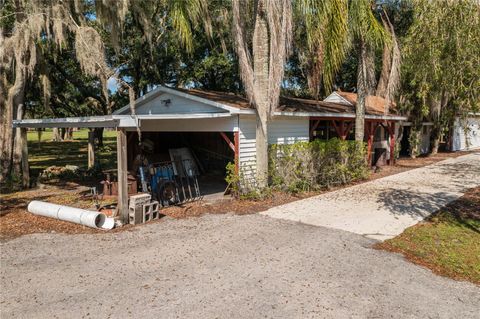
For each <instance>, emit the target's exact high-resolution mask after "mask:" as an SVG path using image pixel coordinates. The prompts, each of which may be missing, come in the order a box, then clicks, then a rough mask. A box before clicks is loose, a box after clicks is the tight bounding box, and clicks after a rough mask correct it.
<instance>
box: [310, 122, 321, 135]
mask: <svg viewBox="0 0 480 319" xmlns="http://www.w3.org/2000/svg"><path fill="white" fill-rule="evenodd" d="M319 124H320V120H316V121H315V122H314V123H313V125H312V128H311V129H310V139H311V138H313V132H315V130H316V129H317V127H318V125H319Z"/></svg>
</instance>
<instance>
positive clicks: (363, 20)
mask: <svg viewBox="0 0 480 319" xmlns="http://www.w3.org/2000/svg"><path fill="white" fill-rule="evenodd" d="M374 6H375V3H374V1H371V0H350V1H349V8H348V11H349V19H348V20H349V21H348V24H349V28H350V33H351V36H352V39H353V41H354V42H355V44H356V45H357V46H358V72H357V95H358V96H357V104H356V110H355V113H356V114H355V115H356V116H355V140H356V141H360V142H363V138H364V134H365V102H366V98H367V96H368V95H373V94H374V92H375V86H376V79H375V51H374V50H375V48H377V47H380V46H381V45H383V44H384V43H385V39H386V33H385V30H384V29H383V27H382V25H381V24H380V22H379V21H378V20H377V18H376V17H375V15H374V13H373V10H372V8H374Z"/></svg>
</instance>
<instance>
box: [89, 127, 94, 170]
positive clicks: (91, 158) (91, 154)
mask: <svg viewBox="0 0 480 319" xmlns="http://www.w3.org/2000/svg"><path fill="white" fill-rule="evenodd" d="M93 166H95V134H94V133H93V131H88V168H92V167H93Z"/></svg>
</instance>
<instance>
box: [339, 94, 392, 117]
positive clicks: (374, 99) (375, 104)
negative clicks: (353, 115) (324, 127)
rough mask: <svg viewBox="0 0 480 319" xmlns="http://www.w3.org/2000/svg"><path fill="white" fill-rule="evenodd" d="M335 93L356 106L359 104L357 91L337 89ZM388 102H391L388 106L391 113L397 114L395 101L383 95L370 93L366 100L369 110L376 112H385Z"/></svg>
mask: <svg viewBox="0 0 480 319" xmlns="http://www.w3.org/2000/svg"><path fill="white" fill-rule="evenodd" d="M334 93H336V94H338V95H339V96H341V97H342V98H343V99H344V100H345V101H348V103H350V104H351V105H352V106H355V105H356V104H357V98H358V95H357V93H351V92H342V91H336V92H334ZM387 104H389V106H388V109H389V113H393V114H395V112H394V111H395V108H396V105H395V103H393V102H390V103H389V102H388V101H387V100H386V99H384V98H383V97H380V96H376V95H368V96H367V99H366V101H365V105H366V108H367V112H371V113H375V114H385V106H386V105H387ZM392 111H393V112H392Z"/></svg>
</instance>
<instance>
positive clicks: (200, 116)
mask: <svg viewBox="0 0 480 319" xmlns="http://www.w3.org/2000/svg"><path fill="white" fill-rule="evenodd" d="M127 116H129V117H130V115H127ZM232 116H234V115H233V114H231V113H175V114H151V115H150V114H139V115H134V116H132V117H135V118H138V119H139V120H188V119H211V118H218V117H232Z"/></svg>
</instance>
